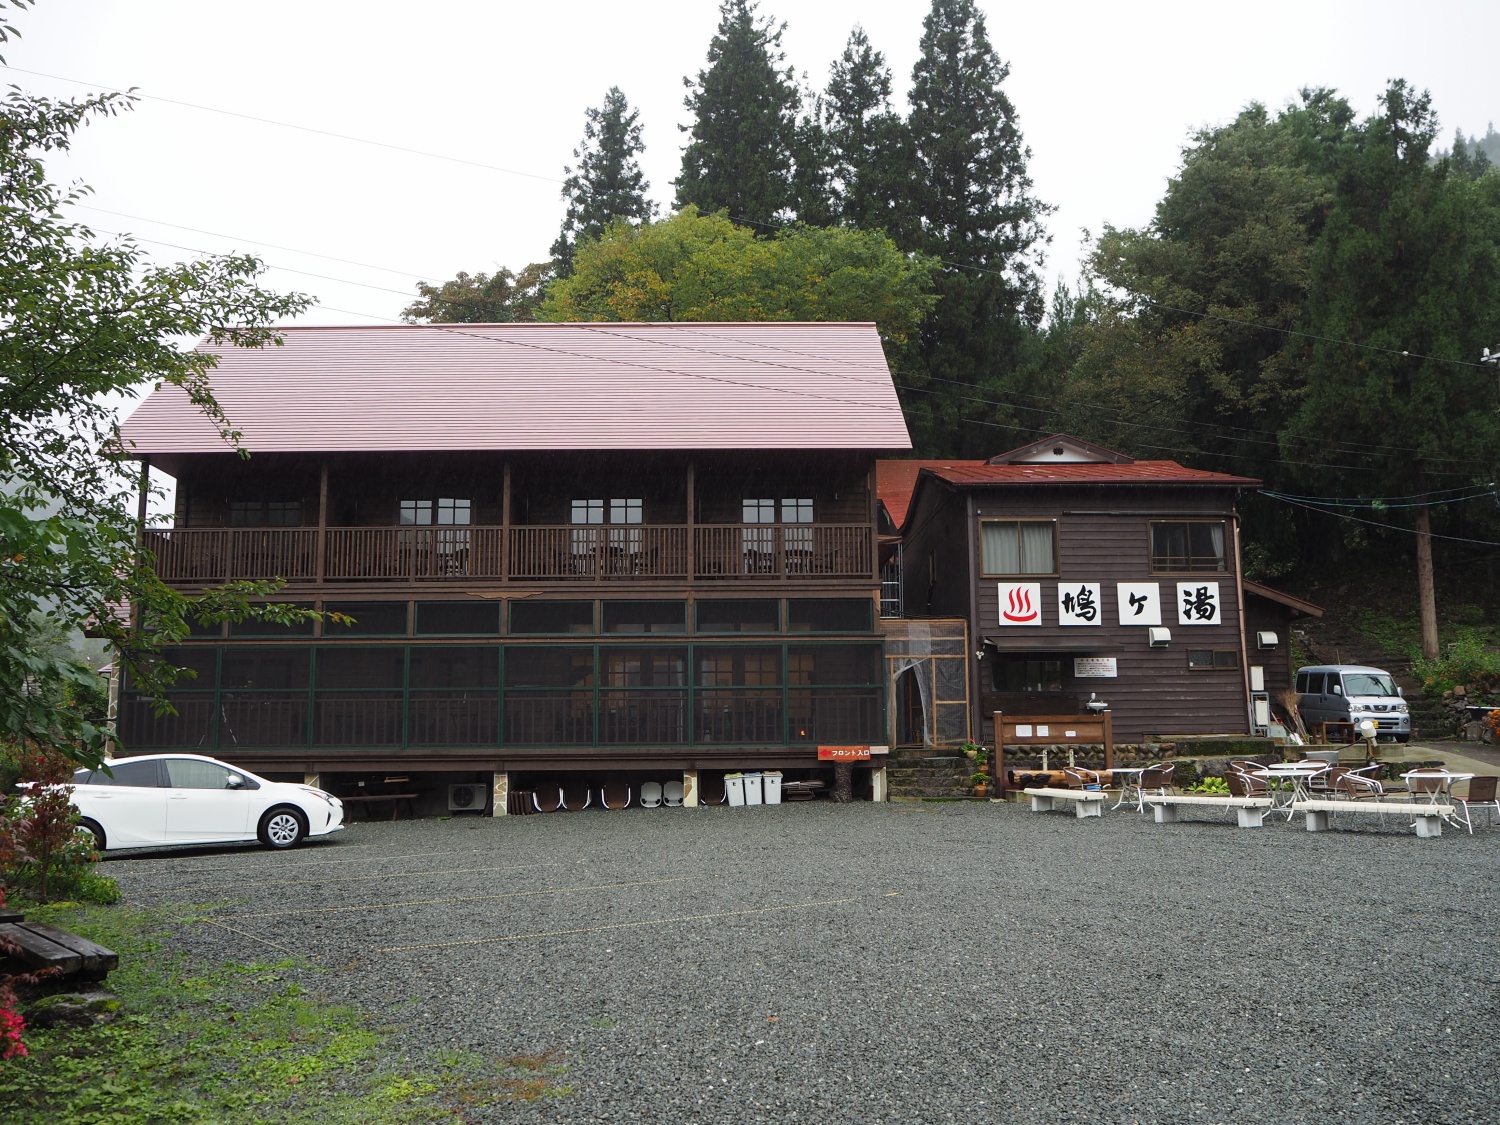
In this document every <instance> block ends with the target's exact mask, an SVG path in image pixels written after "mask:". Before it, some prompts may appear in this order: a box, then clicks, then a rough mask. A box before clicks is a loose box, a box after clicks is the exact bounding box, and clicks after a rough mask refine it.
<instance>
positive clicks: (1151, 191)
mask: <svg viewBox="0 0 1500 1125" xmlns="http://www.w3.org/2000/svg"><path fill="white" fill-rule="evenodd" d="M981 6H982V7H983V9H984V10H985V11H986V12H987V14H988V20H989V31H990V38H991V40H992V41H993V42H994V44H995V47H996V49H997V50H998V51H999V53H1000V55H1001V57H1002V58H1003V59H1005V60H1007V61H1008V62H1009V63H1010V66H1011V76H1010V78H1009V80H1008V81H1007V84H1006V86H1007V90H1008V92H1009V94H1010V97H1011V99H1012V101H1013V102H1014V104H1015V106H1016V108H1017V111H1018V113H1019V115H1020V122H1021V127H1022V129H1023V131H1024V133H1025V137H1026V142H1027V144H1029V145H1030V147H1031V150H1032V154H1033V155H1032V162H1031V171H1032V175H1033V178H1034V179H1035V182H1036V192H1037V195H1038V196H1039V197H1040V198H1041V199H1043V200H1045V201H1047V202H1049V203H1052V204H1054V205H1055V206H1056V207H1057V210H1056V213H1055V214H1054V215H1053V216H1052V218H1051V220H1050V229H1051V231H1052V234H1053V236H1054V240H1053V244H1052V246H1051V249H1050V252H1049V269H1050V271H1051V272H1052V273H1053V274H1054V275H1060V276H1063V277H1072V276H1073V275H1074V274H1075V273H1076V270H1077V262H1078V257H1079V247H1080V237H1079V228H1082V227H1086V228H1088V229H1090V230H1093V231H1096V232H1097V231H1098V230H1099V228H1100V226H1101V225H1102V224H1103V223H1105V222H1109V223H1113V224H1115V225H1133V224H1139V223H1142V222H1144V221H1146V220H1147V219H1148V218H1149V217H1150V214H1151V209H1152V207H1153V205H1154V204H1155V202H1156V201H1157V199H1159V198H1160V196H1161V193H1162V190H1163V187H1164V185H1165V182H1166V179H1167V177H1168V176H1170V175H1171V174H1172V172H1173V170H1174V168H1175V167H1176V164H1177V160H1178V154H1179V150H1180V148H1181V146H1182V145H1183V143H1184V141H1185V140H1186V139H1187V138H1188V136H1189V134H1190V133H1191V131H1192V130H1193V129H1194V128H1196V127H1199V126H1202V125H1205V124H1214V123H1219V122H1224V121H1227V120H1229V119H1230V118H1232V117H1233V116H1234V114H1235V113H1236V112H1237V111H1238V110H1239V109H1240V108H1242V107H1243V106H1244V105H1245V104H1246V103H1248V102H1250V101H1252V100H1260V101H1263V102H1266V103H1268V104H1270V105H1271V106H1273V107H1275V106H1279V105H1281V104H1283V103H1284V102H1286V101H1287V100H1288V99H1290V98H1292V97H1294V96H1295V94H1296V91H1297V89H1298V87H1299V86H1303V85H1326V86H1332V87H1335V88H1337V89H1339V90H1341V91H1342V92H1344V93H1345V94H1346V95H1347V96H1348V97H1349V98H1350V99H1351V100H1352V102H1353V103H1354V105H1355V106H1356V107H1358V108H1359V109H1360V110H1361V112H1368V111H1369V110H1370V109H1372V108H1373V107H1374V105H1375V100H1376V98H1377V96H1378V95H1379V93H1380V90H1381V89H1382V87H1383V86H1384V84H1385V82H1386V80H1387V79H1388V78H1392V77H1396V76H1402V77H1405V78H1407V79H1408V80H1410V81H1411V82H1413V83H1415V84H1416V85H1417V86H1419V87H1424V88H1427V89H1430V90H1431V91H1432V94H1433V100H1434V104H1435V106H1436V108H1437V111H1438V113H1439V115H1440V117H1441V120H1442V124H1443V128H1444V135H1445V137H1447V136H1451V133H1452V130H1453V128H1454V127H1455V126H1458V127H1462V128H1463V129H1464V130H1465V131H1466V132H1469V133H1475V132H1477V133H1481V134H1482V133H1483V132H1484V130H1485V127H1486V125H1487V124H1488V122H1490V121H1491V120H1493V119H1496V118H1500V57H1497V55H1496V53H1495V52H1496V48H1497V47H1500V3H1496V2H1495V0H1467V2H1466V0H1429V2H1428V3H1425V4H1423V5H1420V6H1419V5H1413V4H1410V3H1399V4H1398V3H1394V2H1388V0H1362V2H1358V3H1354V2H1320V0H1299V2H1297V3H1284V2H1280V0H1263V2H1261V3H1258V4H1254V5H1250V4H1204V3H1201V2H1197V3H1165V2H1156V3H1153V2H1150V0H1144V2H1140V0H1138V2H1137V3H1134V4H1121V3H1118V2H1111V3H1095V2H1074V3H1069V4H1035V3H1029V4H1024V5H1022V4H1009V3H1003V2H1001V0H982V3H981ZM927 8H928V5H927V4H926V3H923V2H921V0H905V2H899V3H896V2H887V3H869V2H864V3H844V2H839V0H819V2H818V3H816V4H809V3H802V4H792V3H788V2H787V0H782V2H781V3H771V2H770V0H767V2H765V3H763V4H762V11H765V12H769V13H771V14H773V15H775V16H776V17H777V18H778V19H782V20H785V21H786V22H787V29H786V35H785V39H784V46H785V49H786V54H787V59H788V62H789V63H791V64H792V65H793V66H795V67H796V69H797V71H798V72H799V74H801V73H804V72H805V73H806V74H807V75H808V77H809V79H810V81H811V82H812V83H813V84H814V85H816V86H817V87H819V88H821V87H822V86H823V85H825V84H826V81H827V75H828V66H829V63H830V62H831V61H832V60H833V59H834V58H835V57H836V56H837V55H838V54H839V52H840V51H841V50H842V48H843V45H844V42H845V40H846V39H847V37H848V34H849V30H850V28H851V27H852V26H853V25H854V24H855V23H856V22H862V23H863V25H864V27H865V29H866V31H867V32H868V34H869V36H870V39H871V41H872V43H873V44H874V45H875V46H876V47H877V48H878V49H880V50H882V51H884V52H885V54H886V58H887V60H888V61H889V63H890V64H891V67H892V70H893V71H894V74H895V85H896V90H897V106H898V108H900V109H902V110H904V109H905V93H906V89H907V87H908V86H909V84H910V75H911V68H912V64H913V62H914V61H915V58H916V54H917V44H918V40H919V37H920V35H921V24H922V17H923V15H924V13H925V12H926V11H927ZM717 19H718V8H717V4H716V3H713V2H710V0H656V2H655V3H651V4H636V5H628V4H622V3H619V2H618V0H612V2H608V3H605V2H598V0H571V2H569V3H552V4H537V3H524V4H523V3H513V2H509V0H491V2H488V3H485V2H481V0H429V2H428V3H425V4H411V3H409V2H406V3H386V2H382V0H362V2H360V3H351V2H343V0H299V2H298V3H295V4H279V5H264V4H229V3H220V2H209V3H205V2H204V0H130V2H128V3H127V2H125V0H40V4H39V6H38V8H37V9H35V10H34V11H31V12H22V13H18V14H17V15H16V16H15V17H14V22H15V24H16V26H17V27H19V28H20V30H21V32H22V35H23V38H22V39H21V40H20V41H18V42H12V43H11V44H9V45H8V46H7V48H6V49H5V55H6V59H7V61H8V62H9V64H10V65H11V67H12V68H24V69H26V70H30V71H40V72H45V73H46V74H49V75H56V76H60V77H62V78H66V79H82V80H84V81H86V82H88V83H92V84H95V85H96V86H99V87H103V86H119V87H126V86H135V87H138V88H139V91H140V92H141V93H142V94H144V95H150V96H151V98H155V99H171V102H178V103H183V102H186V103H193V104H194V105H197V106H206V107H212V108H214V109H217V110H224V111H230V112H232V113H234V114H243V115H249V116H253V117H261V118H267V119H270V120H273V121H277V122H284V123H288V124H293V125H299V126H303V127H305V128H306V129H316V130H325V131H327V132H328V133H337V134H346V135H349V136H353V137H360V138H366V139H368V140H372V141H379V142H383V143H384V144H386V145H391V146H398V147H399V148H405V149H416V150H421V151H422V152H426V153H435V154H441V155H445V156H449V157H454V158H458V160H460V161H472V162H474V163H475V164H481V165H489V166H492V167H491V168H480V167H474V166H472V165H466V164H463V163H459V162H456V161H454V160H439V159H432V158H430V157H427V156H421V155H415V154H413V153H411V152H402V151H397V149H395V148H383V147H376V146H372V145H367V144H359V143H354V142H351V141H346V140H341V139H337V138H335V137H332V136H327V135H319V134H315V133H310V132H305V131H299V130H296V129H289V128H284V127H280V126H277V125H273V124H263V123H260V122H256V121H251V120H247V119H245V118H244V117H235V116H229V115H226V114H225V113H212V112H205V111H204V110H202V109H195V108H188V107H187V106H185V105H180V104H171V102H169V101H158V100H150V99H148V100H143V101H142V102H141V103H140V105H139V107H138V108H137V109H136V110H135V111H134V112H133V113H131V114H128V115H126V116H125V117H123V118H119V119H115V120H111V121H104V122H99V123H96V124H94V125H92V126H90V127H89V128H88V129H87V130H86V131H85V134H84V136H83V137H82V138H81V140H80V141H79V143H78V144H77V146H76V148H75V149H74V151H73V153H72V154H71V155H70V156H69V157H67V158H65V159H63V160H60V161H59V162H58V172H59V174H61V175H65V176H67V177H69V178H76V179H81V180H84V181H86V182H87V183H89V184H90V185H92V186H93V188H94V189H95V193H96V194H95V195H94V197H93V199H92V200H91V201H90V205H91V206H93V207H97V208H101V209H104V210H100V211H87V212H81V213H80V217H83V218H86V219H87V220H88V221H89V222H91V223H93V224H94V225H95V226H96V227H97V228H98V229H100V230H104V231H130V232H132V233H134V234H135V235H136V236H137V237H138V238H139V239H141V240H148V239H149V240H155V241H154V242H145V243H144V244H145V246H146V247H147V249H149V250H150V251H151V252H152V253H153V254H156V255H159V256H161V257H163V258H167V259H177V258H181V257H184V256H188V255H190V254H191V253H192V252H193V251H198V250H204V251H227V250H250V251H254V252H257V253H259V254H260V255H261V256H263V257H264V258H265V260H266V261H267V262H268V263H270V264H272V265H273V266H274V267H277V268H274V269H273V270H272V271H271V272H270V273H269V274H268V276H267V281H268V283H269V284H270V285H272V286H274V287H276V288H279V289H299V290H302V291H305V292H309V293H313V294H316V295H317V296H318V298H319V303H320V306H321V307H319V308H315V309H313V310H312V311H310V312H309V313H308V314H306V316H305V317H304V318H303V321H302V322H303V323H325V324H326V323H374V322H377V321H391V320H395V319H397V317H398V315H399V313H400V310H401V309H402V308H403V307H404V306H405V305H406V304H407V303H409V301H410V300H411V299H412V297H413V296H414V292H413V286H414V283H415V281H416V279H417V278H424V279H426V280H430V281H440V280H443V279H445V278H448V277H451V276H452V275H453V274H454V273H456V272H457V271H459V270H468V271H470V272H475V271H479V270H486V271H488V270H493V269H495V268H497V267H499V266H509V267H511V268H512V269H519V268H520V267H521V266H523V265H524V264H526V263H527V262H529V261H533V260H536V259H539V258H542V257H544V256H545V255H546V253H547V248H548V246H549V245H550V244H551V242H552V240H553V238H555V237H556V234H557V229H558V224H559V222H560V220H561V217H562V210H563V206H562V203H561V201H560V199H559V196H558V189H559V186H560V185H559V183H558V182H557V181H559V180H560V179H561V177H562V175H563V172H562V168H563V165H564V164H565V163H567V162H568V161H569V160H570V158H571V150H572V149H573V147H574V146H575V145H576V144H577V143H578V141H579V139H580V136H581V133H582V128H583V114H584V110H585V108H586V107H588V106H590V105H598V104H599V103H600V102H601V101H602V98H603V94H604V91H605V90H606V88H607V87H609V86H610V85H612V84H614V85H619V86H620V87H621V88H622V89H623V90H624V91H625V93H626V95H627V96H628V98H629V99H630V101H631V103H632V104H633V105H635V106H638V107H639V108H640V110H641V114H642V119H643V121H644V124H645V139H646V144H647V150H646V153H645V157H644V164H645V168H646V172H647V175H648V178H649V179H650V181H651V191H652V194H653V195H654V196H655V197H656V198H657V199H658V200H659V201H661V203H662V204H663V205H664V206H666V205H669V204H670V202H671V199H672V186H671V181H672V178H673V177H674V176H675V175H676V173H677V170H678V164H679V159H680V150H681V145H682V134H681V133H680V132H679V131H678V128H677V126H678V125H679V124H681V123H683V122H685V121H686V113H685V110H684V109H683V106H682V98H683V93H684V91H683V86H682V78H683V76H684V75H687V74H694V73H696V72H697V70H698V68H699V67H700V66H702V65H703V62H704V54H705V50H706V48H707V45H708V40H709V37H710V36H711V35H712V33H713V30H714V27H715V25H716V22H717ZM8 77H9V78H10V80H12V81H14V82H15V83H17V84H19V85H21V86H22V87H24V88H26V89H29V90H33V91H36V92H41V93H49V94H69V95H71V94H77V93H79V92H81V91H82V90H84V89H86V88H87V87H84V86H80V85H77V84H75V83H73V82H65V81H58V80H56V79H53V78H42V77H38V76H36V75H34V74H27V73H18V72H17V71H16V70H14V69H13V70H12V72H11V74H10V75H9V76H8ZM1445 143H1446V142H1445ZM498 168H504V169H510V170H512V172H514V173H526V174H525V175H518V174H509V173H507V172H503V171H497V170H493V169H498ZM105 211H109V212H117V214H107V213H105ZM123 216H129V217H128V218H127V217H123ZM165 224H176V225H175V226H168V225H165ZM183 228H192V229H183ZM161 243H170V244H173V245H161ZM178 247H185V248H187V249H186V250H184V249H179V248H178ZM273 247H278V248H273ZM313 255H323V257H316V256H313ZM330 259H345V261H334V260H330ZM350 263H362V264H359V265H355V264H350ZM291 270H300V271H303V272H302V273H292V272H290V271H291ZM308 274H315V275H320V276H307V275H308ZM356 282H357V283H360V284H353V283H356ZM355 314H363V315H355Z"/></svg>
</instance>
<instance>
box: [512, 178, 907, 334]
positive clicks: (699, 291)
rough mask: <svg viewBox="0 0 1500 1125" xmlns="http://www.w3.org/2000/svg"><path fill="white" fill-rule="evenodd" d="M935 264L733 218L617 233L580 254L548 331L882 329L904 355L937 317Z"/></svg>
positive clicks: (848, 236) (873, 241)
mask: <svg viewBox="0 0 1500 1125" xmlns="http://www.w3.org/2000/svg"><path fill="white" fill-rule="evenodd" d="M931 271H932V264H931V263H930V262H928V261H927V260H925V259H923V258H922V257H920V256H913V255H907V254H903V253H902V252H901V251H900V250H898V249H897V247H896V246H895V244H894V243H892V242H891V241H890V240H889V239H887V238H886V237H885V236H884V235H881V234H878V233H875V232H870V231H859V230H849V229H845V228H818V227H806V226H798V227H791V228H787V229H784V230H780V231H777V232H776V233H775V234H773V235H770V236H759V235H757V234H756V233H755V232H754V231H751V230H747V229H745V228H744V227H741V226H739V225H737V224H735V223H732V222H730V221H729V219H728V218H727V217H725V216H724V215H722V214H715V215H701V214H699V213H698V211H697V209H696V208H693V207H687V208H684V209H683V210H682V211H681V212H679V213H678V214H676V215H674V216H672V217H671V218H669V219H664V220H662V221H660V222H656V223H643V224H641V225H640V226H638V227H637V226H631V225H629V224H628V223H616V224H615V225H614V226H613V227H611V228H610V229H609V230H608V231H607V232H606V233H605V234H604V236H603V237H602V238H600V239H598V240H597V241H594V242H589V243H580V244H579V246H578V255H577V259H576V261H575V268H574V271H573V275H572V276H571V277H568V278H564V279H562V280H561V281H558V282H556V283H555V284H554V285H553V286H552V287H551V288H550V289H549V290H548V291H547V297H546V299H545V301H544V302H543V304H542V310H541V316H542V319H545V320H553V321H580V320H622V321H638V320H646V321H704V320H731V321H732V320H871V321H874V322H875V323H876V325H877V326H878V327H879V330H880V333H881V336H882V339H883V340H885V341H886V343H887V344H888V345H889V346H890V347H892V348H899V347H901V346H902V345H903V344H905V342H906V341H907V340H908V339H909V338H910V337H911V335H912V334H913V333H914V332H915V331H916V329H917V326H918V325H919V324H920V323H921V322H922V318H923V317H924V316H925V315H926V313H927V312H928V310H929V309H930V308H931V307H932V300H933V298H932V296H931Z"/></svg>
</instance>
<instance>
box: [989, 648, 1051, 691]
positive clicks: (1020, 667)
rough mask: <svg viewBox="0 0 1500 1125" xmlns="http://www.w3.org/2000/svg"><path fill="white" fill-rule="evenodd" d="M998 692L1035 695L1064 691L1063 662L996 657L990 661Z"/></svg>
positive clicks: (991, 672)
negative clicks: (1037, 693) (1035, 693)
mask: <svg viewBox="0 0 1500 1125" xmlns="http://www.w3.org/2000/svg"><path fill="white" fill-rule="evenodd" d="M988 663H989V666H990V683H991V684H992V685H993V686H994V689H995V690H996V691H1000V692H1013V693H1017V694H1021V693H1034V692H1044V691H1062V689H1063V683H1062V675H1063V673H1062V661H1061V660H1048V659H1046V658H1044V657H1026V656H996V657H995V659H994V660H991V661H988Z"/></svg>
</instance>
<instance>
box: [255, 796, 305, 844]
mask: <svg viewBox="0 0 1500 1125" xmlns="http://www.w3.org/2000/svg"><path fill="white" fill-rule="evenodd" d="M256 835H257V836H259V837H260V842H261V843H262V844H264V845H265V846H266V847H268V848H272V849H274V850H276V851H284V850H286V849H287V848H295V847H296V846H297V845H298V844H300V843H301V842H302V837H304V836H306V835H307V821H306V820H305V819H304V818H303V816H302V814H301V813H300V812H298V811H297V810H296V809H294V808H292V807H290V806H289V805H282V806H281V807H280V808H275V809H272V810H271V811H270V812H268V813H266V815H265V816H263V817H261V818H260V830H259V831H258V832H257V833H256Z"/></svg>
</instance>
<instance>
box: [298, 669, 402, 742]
mask: <svg viewBox="0 0 1500 1125" xmlns="http://www.w3.org/2000/svg"><path fill="white" fill-rule="evenodd" d="M316 666H317V673H316V677H315V678H316V680H317V694H316V696H315V702H314V705H313V711H314V714H313V741H314V742H315V743H316V744H317V745H319V746H399V745H401V740H402V731H401V697H402V690H401V689H402V681H403V680H404V679H405V678H406V677H405V672H406V651H405V649H403V648H402V647H400V646H399V645H391V646H389V647H386V648H324V649H319V650H318V655H317V662H316Z"/></svg>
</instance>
